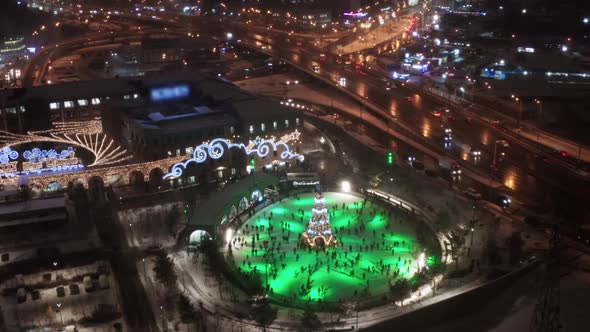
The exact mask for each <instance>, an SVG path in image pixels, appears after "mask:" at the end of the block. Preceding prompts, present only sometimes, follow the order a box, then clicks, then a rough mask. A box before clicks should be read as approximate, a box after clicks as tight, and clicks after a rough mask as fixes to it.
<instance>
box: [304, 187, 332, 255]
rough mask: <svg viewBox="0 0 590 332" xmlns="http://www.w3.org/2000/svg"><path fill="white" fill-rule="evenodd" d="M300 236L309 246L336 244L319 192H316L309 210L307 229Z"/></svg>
mask: <svg viewBox="0 0 590 332" xmlns="http://www.w3.org/2000/svg"><path fill="white" fill-rule="evenodd" d="M302 236H303V240H304V242H305V243H306V244H307V245H308V246H310V247H314V246H316V245H323V246H326V247H327V246H331V245H335V244H336V239H335V238H334V235H332V226H331V225H330V217H328V208H327V207H326V200H325V199H324V196H323V195H322V193H321V192H318V193H317V194H316V197H315V200H314V205H313V208H312V210H311V218H310V219H309V223H308V224H307V230H306V231H305V232H303V234H302Z"/></svg>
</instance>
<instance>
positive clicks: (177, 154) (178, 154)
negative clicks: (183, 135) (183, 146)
mask: <svg viewBox="0 0 590 332" xmlns="http://www.w3.org/2000/svg"><path fill="white" fill-rule="evenodd" d="M176 156H177V157H180V149H176Z"/></svg>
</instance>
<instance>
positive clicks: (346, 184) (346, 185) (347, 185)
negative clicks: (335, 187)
mask: <svg viewBox="0 0 590 332" xmlns="http://www.w3.org/2000/svg"><path fill="white" fill-rule="evenodd" d="M340 186H341V189H342V191H343V192H345V193H349V192H350V182H348V181H342V183H341V184H340Z"/></svg>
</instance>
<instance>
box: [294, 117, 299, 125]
mask: <svg viewBox="0 0 590 332" xmlns="http://www.w3.org/2000/svg"><path fill="white" fill-rule="evenodd" d="M295 124H296V125H298V126H299V118H295Z"/></svg>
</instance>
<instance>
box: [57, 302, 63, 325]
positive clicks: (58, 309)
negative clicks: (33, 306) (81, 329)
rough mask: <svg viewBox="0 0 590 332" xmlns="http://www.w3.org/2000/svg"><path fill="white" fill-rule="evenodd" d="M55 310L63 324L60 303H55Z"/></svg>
mask: <svg viewBox="0 0 590 332" xmlns="http://www.w3.org/2000/svg"><path fill="white" fill-rule="evenodd" d="M57 311H58V312H59V318H60V319H61V325H64V316H63V314H62V313H61V303H57Z"/></svg>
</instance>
